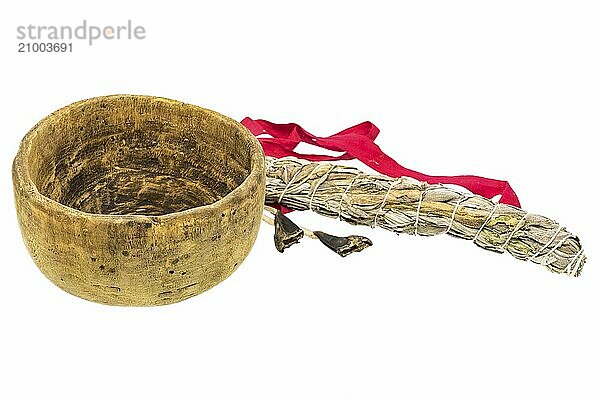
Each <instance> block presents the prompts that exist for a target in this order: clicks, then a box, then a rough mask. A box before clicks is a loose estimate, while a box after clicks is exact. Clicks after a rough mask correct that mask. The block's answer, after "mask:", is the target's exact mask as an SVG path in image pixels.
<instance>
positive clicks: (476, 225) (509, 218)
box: [265, 157, 586, 276]
mask: <svg viewBox="0 0 600 400" xmlns="http://www.w3.org/2000/svg"><path fill="white" fill-rule="evenodd" d="M266 175H267V181H266V199H265V202H266V204H275V203H278V204H282V205H284V206H286V207H288V208H290V209H293V210H311V211H314V212H316V213H318V214H321V215H324V216H327V217H331V218H338V219H340V220H343V221H346V222H349V223H351V224H355V225H367V226H371V227H375V226H379V227H381V228H384V229H387V230H389V231H392V232H395V233H408V234H412V235H420V236H432V235H438V234H448V235H451V236H455V237H459V238H462V239H467V240H471V241H473V242H474V243H475V244H476V245H478V246H479V247H482V248H484V249H486V250H490V251H494V252H497V253H504V252H508V253H509V254H511V255H512V256H513V257H515V258H517V259H519V260H525V261H532V262H534V263H537V264H541V265H543V266H545V267H546V268H547V269H549V270H550V271H552V272H556V273H564V274H568V275H572V276H578V275H579V274H580V273H581V269H582V267H583V265H584V263H585V260H586V257H585V254H584V252H583V248H582V246H581V243H580V241H579V238H578V237H577V236H575V235H573V234H572V233H570V232H569V231H568V230H566V229H565V228H564V227H563V226H561V225H560V224H559V223H558V222H556V221H554V220H552V219H550V218H547V217H544V216H541V215H537V214H533V213H528V212H526V211H524V210H522V209H520V208H517V207H514V206H510V205H506V204H501V203H495V202H493V201H491V200H489V199H486V198H484V197H482V196H478V195H474V194H471V193H464V192H460V191H458V190H455V189H453V188H450V187H447V186H443V185H429V184H427V183H424V182H420V181H417V180H415V179H412V178H409V177H401V178H390V177H387V176H384V175H375V174H366V173H363V172H362V171H360V170H359V169H356V168H353V167H349V166H343V165H333V164H329V163H314V162H308V161H304V160H299V159H296V158H294V157H285V158H273V157H266Z"/></svg>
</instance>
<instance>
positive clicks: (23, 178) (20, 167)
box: [12, 94, 265, 222]
mask: <svg viewBox="0 0 600 400" xmlns="http://www.w3.org/2000/svg"><path fill="white" fill-rule="evenodd" d="M115 98H145V99H148V100H158V101H161V102H166V103H172V104H177V105H180V106H184V107H191V108H193V109H196V111H199V112H202V113H204V114H208V115H210V116H211V117H214V118H216V119H219V120H221V121H223V122H225V123H229V124H232V125H233V126H234V127H236V128H238V129H239V130H240V131H241V132H245V133H246V135H245V141H246V142H247V143H248V144H249V146H250V173H249V174H248V176H246V177H245V178H244V180H243V181H242V182H241V183H240V184H239V185H238V186H236V187H235V188H234V189H233V190H232V191H230V192H229V193H227V194H226V195H225V196H223V197H222V198H220V199H219V200H217V201H215V202H213V203H210V204H205V205H200V206H197V207H192V208H187V209H185V210H181V211H176V212H170V213H165V214H160V215H147V214H122V215H119V214H99V213H89V212H86V211H81V210H79V209H77V208H73V207H69V206H67V205H64V204H62V203H60V202H58V201H56V200H54V199H52V198H50V197H48V196H45V195H43V194H42V193H40V192H39V190H38V188H37V186H36V184H35V183H34V182H33V180H32V179H31V176H30V174H29V168H28V164H27V162H26V160H27V158H28V156H29V154H30V151H31V146H32V143H31V141H32V139H33V138H34V137H35V136H36V135H37V133H38V129H39V128H40V126H41V125H43V124H46V123H48V122H49V121H50V120H51V119H53V118H56V117H57V116H60V115H61V114H63V113H65V112H66V111H68V110H70V109H71V108H73V107H77V106H81V105H82V104H85V103H91V102H98V101H102V100H104V99H115ZM12 174H13V187H14V189H15V191H16V190H17V185H18V186H19V188H20V189H22V190H24V191H25V193H26V195H27V196H28V197H29V198H30V199H31V200H32V201H34V202H35V203H37V204H38V205H40V206H41V207H50V208H53V209H55V210H59V211H62V212H64V213H66V214H71V215H73V216H79V217H86V218H94V219H96V220H106V221H108V222H130V221H148V220H151V221H156V222H160V221H167V220H171V219H175V218H180V217H185V216H190V215H193V214H195V213H198V212H205V211H215V209H216V210H219V211H221V210H222V208H223V206H224V205H227V204H228V203H231V202H233V201H235V198H236V197H239V196H242V192H243V191H244V190H245V189H247V188H249V187H250V185H251V184H252V182H253V181H258V182H261V180H262V181H264V178H265V157H264V151H263V148H262V146H261V145H260V142H259V141H258V139H256V137H255V136H254V135H253V134H252V133H250V131H249V130H248V129H247V128H246V127H245V126H244V125H242V124H241V123H239V122H238V121H236V120H234V119H233V118H230V117H227V116H225V115H223V114H220V113H218V112H216V111H213V110H210V109H207V108H203V107H200V106H197V105H194V104H190V103H185V102H182V101H178V100H173V99H169V98H166V97H160V96H148V95H137V94H112V95H106V96H96V97H90V98H87V99H83V100H79V101H76V102H74V103H71V104H69V105H66V106H64V107H61V108H60V109H58V110H56V111H54V112H52V113H51V114H49V115H47V116H45V117H44V118H42V119H41V120H40V121H39V122H38V123H37V124H35V125H34V126H33V127H32V128H31V129H30V130H29V131H28V132H27V134H26V135H25V136H24V137H23V139H22V140H21V142H20V144H19V149H18V151H17V154H16V156H15V158H14V160H13V165H12ZM261 176H262V179H261ZM15 195H16V193H15Z"/></svg>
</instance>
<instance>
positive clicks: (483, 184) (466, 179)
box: [242, 117, 521, 207]
mask: <svg viewBox="0 0 600 400" xmlns="http://www.w3.org/2000/svg"><path fill="white" fill-rule="evenodd" d="M242 124H243V125H244V126H245V127H246V128H248V130H250V132H252V134H253V135H254V136H257V137H258V140H259V141H260V143H261V144H262V146H263V149H264V151H265V155H267V156H272V157H277V158H281V157H286V156H294V157H297V158H302V159H305V160H309V161H339V160H353V159H358V160H360V161H361V162H362V163H363V164H365V165H367V166H369V167H371V168H372V169H374V170H375V171H377V172H379V173H381V174H384V175H387V176H390V177H392V178H398V177H400V176H410V177H412V178H415V179H417V180H420V181H424V182H427V183H430V184H437V183H441V184H453V185H459V186H462V187H464V188H466V189H468V190H470V191H471V192H472V193H475V194H478V195H480V196H483V197H487V198H488V199H491V198H492V197H494V196H497V195H500V200H499V202H500V203H504V204H510V205H513V206H516V207H520V206H521V205H520V203H519V198H518V197H517V194H516V193H515V192H514V190H513V189H512V188H511V187H510V184H509V183H508V182H507V181H501V180H497V179H490V178H484V177H481V176H475V175H458V176H432V175H425V174H423V173H421V172H417V171H413V170H411V169H408V168H405V167H403V166H402V165H400V164H398V163H397V162H396V161H394V160H393V159H392V158H391V157H390V156H388V155H387V154H385V153H384V152H383V151H382V150H381V149H380V148H379V146H377V145H376V144H375V138H376V137H377V135H378V134H379V129H378V128H377V127H376V126H375V125H374V124H373V123H371V122H369V121H365V122H363V123H360V124H358V125H355V126H352V127H350V128H347V129H344V130H343V131H341V132H338V133H336V134H335V135H331V136H329V137H318V136H314V135H312V134H310V133H308V132H307V131H306V130H304V129H303V128H302V127H301V126H300V125H298V124H294V123H290V124H274V123H272V122H269V121H265V120H262V119H257V120H253V119H251V118H248V117H246V118H244V120H243V121H242ZM262 135H268V136H270V137H262ZM302 142H304V143H309V144H312V145H315V146H318V147H321V148H324V149H327V150H332V151H337V152H342V154H341V155H339V156H328V155H319V154H301V153H297V152H295V151H294V150H295V148H296V146H298V144H300V143H302Z"/></svg>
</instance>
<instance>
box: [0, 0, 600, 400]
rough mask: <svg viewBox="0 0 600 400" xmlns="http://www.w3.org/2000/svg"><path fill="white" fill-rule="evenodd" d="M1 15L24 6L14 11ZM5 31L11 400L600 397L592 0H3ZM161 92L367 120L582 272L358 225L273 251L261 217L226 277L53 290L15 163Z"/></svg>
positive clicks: (3, 338)
mask: <svg viewBox="0 0 600 400" xmlns="http://www.w3.org/2000/svg"><path fill="white" fill-rule="evenodd" d="M8 7H10V9H8ZM84 18H86V19H87V20H88V23H90V24H95V25H119V24H123V23H126V21H127V19H132V20H133V23H134V25H143V26H145V28H146V31H147V38H146V39H145V40H143V41H135V42H134V41H120V42H119V41H112V42H109V41H99V42H96V44H94V45H93V46H91V47H90V46H88V45H87V44H85V43H82V42H76V43H75V48H74V51H73V53H72V54H18V53H17V42H18V41H17V39H16V27H17V26H18V25H28V24H34V25H64V24H69V25H73V26H75V25H78V24H81V21H82V20H83V19H84ZM0 19H1V20H0V22H1V27H0V29H1V35H0V40H1V43H2V46H1V53H0V54H1V56H0V57H1V62H0V68H1V69H0V71H1V73H0V79H1V88H2V96H1V102H2V104H1V108H0V110H1V113H2V124H1V127H2V132H1V134H0V140H1V141H2V143H1V146H0V156H1V164H0V166H1V173H0V179H1V181H0V188H1V196H2V197H1V206H2V207H0V213H1V217H2V224H1V228H0V229H1V241H0V243H2V251H1V253H0V254H1V267H2V288H1V290H0V310H1V316H0V318H1V319H0V398H3V399H26V398H27V399H41V398H61V399H100V398H102V399H107V398H110V399H121V398H123V399H125V398H128V399H132V398H133V399H136V398H144V399H151V398H184V397H185V398H209V399H222V398H223V399H224V398H257V399H258V398H259V399H312V398H315V399H360V398H362V399H364V398H378V399H391V398H401V397H404V398H412V399H421V398H434V399H440V398H459V399H482V398H492V399H496V398H497V399H507V398H527V399H531V398H545V399H551V398H562V399H564V398H573V399H592V398H594V399H598V398H599V396H600V387H599V385H600V383H599V376H600V368H599V363H600V361H599V360H600V345H599V340H600V327H599V324H598V315H599V311H598V309H599V306H600V269H599V268H598V259H599V257H600V255H599V254H598V253H597V252H596V244H597V242H598V239H599V236H598V223H599V222H600V221H598V212H599V210H600V209H599V207H598V189H597V187H598V185H597V183H596V182H597V179H598V175H597V173H598V154H597V153H598V146H597V141H596V136H597V135H598V133H599V128H600V119H599V112H598V110H599V106H600V78H599V72H600V62H599V39H600V24H599V22H598V21H599V20H600V13H599V10H598V8H597V2H594V1H588V2H585V1H524V0H519V1H502V2H487V1H452V2H450V1H426V2H378V1H368V2H365V1H363V2H356V3H354V2H348V1H345V2H339V3H333V2H324V1H320V2H311V1H302V2H295V3H284V2H281V1H279V2H275V1H274V2H239V3H233V2H224V1H222V2H216V1H214V2H190V3H189V4H187V3H183V2H178V1H173V0H170V1H166V2H165V1H161V2H158V3H156V4H152V3H150V2H143V3H139V4H134V3H133V2H131V3H129V2H124V1H106V0H105V1H101V2H94V3H88V2H82V1H78V2H72V3H67V2H60V1H51V2H38V3H34V2H27V1H19V2H10V3H5V4H3V10H2V13H1V16H0ZM111 93H136V94H152V95H159V96H165V97H171V98H176V99H179V100H183V101H186V102H190V103H194V104H198V105H201V106H204V107H207V108H211V109H214V110H217V111H219V112H221V113H224V114H226V115H229V116H231V117H233V118H236V119H238V120H240V119H242V118H243V117H244V116H246V115H248V116H252V117H255V118H265V119H269V120H272V121H275V122H291V121H295V122H298V123H300V124H302V125H303V126H304V127H305V128H306V129H308V130H309V131H311V132H313V133H315V134H318V135H329V134H332V133H335V132H337V131H339V130H341V129H344V128H346V127H348V126H350V125H354V124H356V123H358V122H361V121H363V120H371V121H373V122H374V123H376V124H377V125H378V126H379V128H381V130H382V133H381V135H380V137H379V138H378V139H377V143H379V145H380V146H381V147H382V148H383V149H384V150H386V151H387V152H388V153H389V154H390V155H392V156H393V157H394V158H395V159H397V160H398V161H399V162H400V163H402V164H403V165H405V166H407V167H411V168H414V169H417V170H421V171H423V172H426V173H430V174H459V173H473V174H479V175H483V176H490V177H495V178H501V179H508V180H509V181H510V182H511V184H512V185H513V187H514V188H515V190H516V191H517V193H518V194H519V195H520V198H521V202H522V204H523V207H524V208H526V209H527V210H528V211H531V212H536V213H539V214H543V215H546V216H549V217H552V218H555V219H557V220H559V221H560V222H561V223H562V224H563V225H564V226H566V227H567V228H568V229H570V230H571V231H573V232H574V233H576V234H578V235H579V236H580V237H581V239H582V242H583V244H584V246H585V248H586V253H587V255H588V258H589V261H588V263H587V265H586V266H585V267H584V271H583V275H582V276H581V277H579V278H569V277H566V276H559V275H555V274H552V273H550V272H548V271H547V270H545V269H544V268H542V267H540V266H537V265H535V264H531V263H529V264H528V263H524V262H520V261H517V260H515V259H513V258H512V257H510V256H508V255H498V254H494V253H489V252H486V251H483V250H481V249H479V248H478V247H476V246H474V245H473V244H470V243H468V242H467V241H461V240H458V239H453V238H450V237H434V238H425V237H412V236H406V235H404V236H399V237H398V236H396V235H393V234H390V233H387V232H384V231H379V230H370V229H357V228H354V227H351V226H349V225H345V224H343V223H341V222H334V221H330V220H325V219H324V218H321V217H318V216H312V215H307V214H306V213H303V214H298V215H295V219H296V222H298V223H303V224H305V225H309V226H311V227H318V228H321V229H323V230H327V231H330V232H332V233H340V234H342V233H345V234H350V233H357V232H358V233H363V234H367V235H368V236H370V237H371V238H372V239H373V241H374V242H375V245H374V246H373V247H372V248H369V249H367V250H365V251H364V252H362V253H360V254H355V255H352V256H350V257H348V258H346V259H341V258H339V257H338V256H336V255H335V254H333V253H331V252H328V251H327V250H326V249H325V248H323V247H322V246H321V245H319V244H318V243H317V242H313V241H309V240H305V241H304V242H303V244H302V245H299V246H297V247H294V248H291V249H289V250H288V251H286V253H285V254H283V255H280V254H279V253H277V252H276V251H275V249H274V248H273V245H272V230H271V228H270V227H269V226H267V225H264V226H263V227H262V228H261V231H260V234H259V237H258V239H257V242H256V245H255V246H254V248H253V250H252V252H251V254H250V255H249V257H248V258H247V259H246V261H245V262H244V263H243V265H242V266H241V267H240V269H239V270H238V271H237V272H236V273H234V274H233V275H232V276H231V277H230V278H229V279H228V280H226V281H225V282H223V283H222V284H220V285H218V286H217V287H215V288H214V289H212V290H210V291H208V292H206V293H204V294H202V295H200V296H198V297H195V298H192V299H190V300H187V301H185V302H182V303H179V304H175V305H171V306H165V307H159V308H141V309H140V308H117V307H109V306H103V305H98V304H94V303H90V302H87V301H84V300H80V299H78V298H75V297H73V296H71V295H69V294H67V293H64V292H62V291H61V290H59V289H57V288H56V287H55V286H53V285H52V284H51V283H50V282H49V281H48V280H47V279H46V278H45V277H44V276H43V275H42V274H41V273H40V272H39V270H38V269H37V268H36V267H35V265H34V264H33V262H32V261H31V259H30V257H29V255H28V254H27V251H26V249H25V247H24V245H23V244H22V241H21V237H20V234H19V230H18V226H17V221H16V217H15V211H14V206H13V199H12V189H11V187H12V184H11V180H10V166H11V165H10V164H11V161H12V158H13V157H14V155H15V153H16V151H17V146H18V143H19V141H20V139H21V138H22V136H23V135H24V134H25V133H26V132H27V131H28V130H29V129H30V128H31V127H32V126H33V125H34V124H35V123H36V122H37V121H38V120H39V119H41V118H43V117H44V116H45V115H47V114H48V113H50V112H52V111H54V110H55V109H57V108H60V107H62V106H64V105H67V104H69V103H71V102H73V101H76V100H80V99H83V98H87V97H93V96H98V95H104V94H111Z"/></svg>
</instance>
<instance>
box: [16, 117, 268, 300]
mask: <svg viewBox="0 0 600 400" xmlns="http://www.w3.org/2000/svg"><path fill="white" fill-rule="evenodd" d="M240 127H241V125H240ZM242 128H243V127H242ZM34 129H35V128H34ZM244 129H245V128H244ZM248 134H249V135H250V133H248ZM253 140H254V139H253ZM258 146H260V145H258ZM20 157H21V154H18V155H17V157H16V158H15V162H14V163H13V189H14V197H15V205H16V210H17V217H18V221H19V226H20V228H21V233H22V236H23V240H24V242H25V244H26V246H27V249H28V251H29V253H30V255H31V257H32V258H33V260H34V261H35V263H36V265H37V266H38V267H39V269H40V270H41V271H42V272H43V273H44V275H45V276H46V277H48V279H50V280H51V281H52V282H53V283H55V284H56V285H57V286H58V287H60V288H61V289H63V290H65V291H67V292H69V293H71V294H73V295H75V296H78V297H81V298H84V299H87V300H91V301H94V302H99V303H104V304H111V305H126V306H152V305H162V304H169V303H174V302H178V301H181V300H184V299H187V298H189V297H191V296H195V295H197V294H199V293H202V292H203V291H205V290H207V289H209V288H211V287H213V286H214V285H216V284H218V283H219V282H221V281H223V280H224V279H225V278H227V277H228V276H229V275H230V274H231V273H232V272H233V271H235V270H236V268H237V267H238V266H239V265H240V264H241V262H242V261H243V260H244V258H245V257H246V256H247V254H248V253H249V251H250V249H251V248H252V245H253V244H254V241H255V239H256V236H257V233H258V229H259V226H260V223H261V215H262V209H263V205H264V196H265V174H264V161H263V160H262V158H261V159H260V161H259V165H255V166H254V169H256V170H258V173H257V172H256V171H254V172H252V173H251V174H250V175H249V176H248V177H247V178H246V180H245V181H244V183H243V184H242V185H241V186H240V187H238V188H237V189H236V190H234V191H233V192H231V193H230V194H229V195H227V196H226V197H224V198H223V199H221V200H219V201H218V202H216V203H214V204H211V205H208V206H204V207H197V208H192V209H189V210H186V211H182V212H179V213H174V214H167V215H164V216H156V217H152V216H137V215H125V216H104V215H99V214H87V213H82V212H78V211H77V210H73V209H71V208H69V207H65V206H63V205H62V204H59V203H56V202H54V201H52V200H50V199H47V198H44V197H40V195H39V193H37V192H35V190H33V189H32V185H31V183H30V182H24V181H23V176H25V175H26V174H24V173H23V171H22V170H23V169H24V168H26V166H25V160H23V159H22V158H20Z"/></svg>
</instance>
